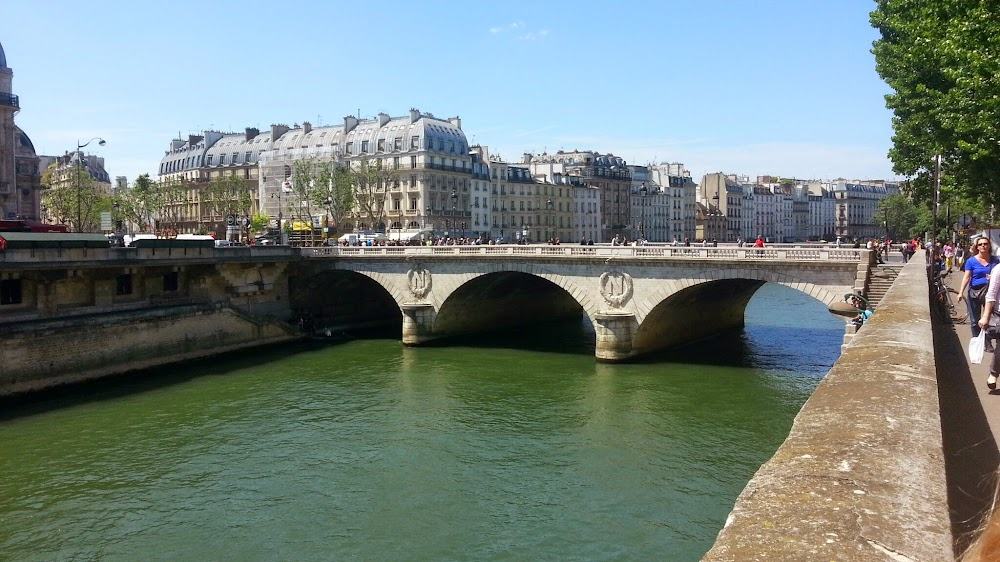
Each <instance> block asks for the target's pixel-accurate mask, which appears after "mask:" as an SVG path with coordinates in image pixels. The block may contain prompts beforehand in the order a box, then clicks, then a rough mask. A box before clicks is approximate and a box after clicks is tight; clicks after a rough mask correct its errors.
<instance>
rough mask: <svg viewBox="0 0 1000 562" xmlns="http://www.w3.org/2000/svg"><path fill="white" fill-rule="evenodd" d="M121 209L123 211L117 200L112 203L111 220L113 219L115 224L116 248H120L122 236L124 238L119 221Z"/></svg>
mask: <svg viewBox="0 0 1000 562" xmlns="http://www.w3.org/2000/svg"><path fill="white" fill-rule="evenodd" d="M120 209H121V204H120V203H118V200H117V199H115V200H114V201H112V202H111V210H112V217H111V219H112V222H113V224H114V226H115V246H120V245H121V244H120V241H121V236H122V225H121V224H120V222H119V220H118V217H119V210H120Z"/></svg>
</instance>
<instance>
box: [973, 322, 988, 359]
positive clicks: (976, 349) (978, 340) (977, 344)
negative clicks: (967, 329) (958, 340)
mask: <svg viewBox="0 0 1000 562" xmlns="http://www.w3.org/2000/svg"><path fill="white" fill-rule="evenodd" d="M985 346H986V330H980V331H979V335H978V336H976V337H974V338H972V339H971V340H969V363H982V362H983V348H984V347H985Z"/></svg>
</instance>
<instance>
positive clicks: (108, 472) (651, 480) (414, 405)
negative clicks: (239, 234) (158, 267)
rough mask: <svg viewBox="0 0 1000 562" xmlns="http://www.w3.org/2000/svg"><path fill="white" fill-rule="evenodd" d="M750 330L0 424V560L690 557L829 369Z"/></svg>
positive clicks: (825, 320)
mask: <svg viewBox="0 0 1000 562" xmlns="http://www.w3.org/2000/svg"><path fill="white" fill-rule="evenodd" d="M843 325H844V322H843V320H840V319H836V318H833V317H832V316H830V315H829V314H828V313H827V312H826V310H825V307H823V306H822V305H821V304H819V303H817V302H815V301H814V300H812V299H810V298H808V297H806V296H804V295H802V294H801V293H798V292H796V291H792V290H789V289H785V288H783V287H780V286H775V285H765V286H764V287H763V288H761V290H760V291H759V292H758V294H757V295H756V296H755V297H754V299H753V300H752V301H751V303H750V305H749V307H748V310H747V327H746V328H745V329H744V330H741V331H737V332H734V333H729V334H724V335H721V336H719V337H716V338H713V339H711V340H707V341H703V342H700V343H698V344H696V345H692V346H688V347H686V348H684V349H682V350H679V351H676V352H673V353H670V354H664V355H661V356H659V357H655V358H651V359H649V360H645V361H643V362H640V363H635V364H627V365H603V364H598V363H595V361H594V358H593V347H592V338H593V334H592V333H589V332H588V331H586V330H584V329H582V327H580V326H576V325H568V326H566V325H563V326H558V327H553V326H549V327H543V328H540V329H536V330H531V331H523V332H520V333H519V334H517V335H516V336H511V337H501V336H499V335H490V336H479V337H476V338H470V339H469V340H467V341H457V342H450V344H449V345H448V346H442V347H426V348H403V347H402V345H401V344H400V342H399V340H398V335H397V336H396V338H395V339H390V338H386V339H368V340H359V341H353V342H344V343H339V344H332V345H323V346H319V345H308V344H301V345H295V346H286V347H283V348H275V347H271V348H268V349H265V350H260V351H254V352H249V353H241V354H235V355H227V356H224V357H220V358H215V359H211V360H206V361H199V362H192V363H186V364H184V365H182V366H173V367H170V368H163V369H157V370H153V371H149V372H145V373H140V374H135V375H130V376H129V377H127V378H120V379H115V380H111V381H104V382H101V383H97V384H91V385H86V386H82V387H75V388H72V389H67V390H63V391H60V392H57V393H48V394H44V395H41V396H39V397H36V398H33V399H31V400H28V401H19V402H8V403H6V404H2V405H0V408H2V410H0V473H2V475H3V477H2V480H0V559H5V560H19V561H20V560H540V559H545V560H697V559H699V558H700V557H701V556H702V555H703V554H704V553H705V552H706V551H707V550H708V548H709V547H711V545H712V543H713V542H714V540H715V536H716V534H717V533H718V531H719V529H720V528H721V527H722V525H723V523H724V522H725V519H726V516H727V514H728V513H729V511H730V510H731V509H732V506H733V502H734V501H735V499H736V496H737V495H738V494H739V492H740V490H742V488H743V487H744V486H745V485H746V483H747V481H748V480H749V479H750V477H751V476H753V474H754V472H755V471H756V470H757V468H758V467H759V466H760V465H761V464H762V463H763V462H765V461H766V460H767V459H768V458H769V457H770V456H771V455H772V454H773V452H774V450H775V449H776V448H777V447H778V446H779V445H780V444H781V442H782V441H783V440H784V438H785V436H786V435H787V433H788V429H789V427H790V426H791V423H792V419H793V418H794V416H795V414H796V413H797V412H798V410H799V409H800V408H801V406H802V404H803V403H804V402H805V400H806V399H807V398H808V397H809V395H810V394H811V392H812V391H813V389H814V388H815V387H816V385H817V384H818V383H819V381H820V380H821V379H822V377H823V376H824V375H825V374H826V372H827V371H828V370H829V368H830V366H831V365H832V364H833V362H834V361H835V360H836V359H837V357H838V355H839V352H840V343H841V340H842V337H843Z"/></svg>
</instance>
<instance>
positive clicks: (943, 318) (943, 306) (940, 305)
mask: <svg viewBox="0 0 1000 562" xmlns="http://www.w3.org/2000/svg"><path fill="white" fill-rule="evenodd" d="M948 305H949V303H948V299H947V298H945V295H944V293H940V292H939V293H938V294H937V295H936V297H935V298H934V300H932V301H931V313H932V314H933V315H934V317H935V318H937V319H938V321H939V322H944V323H945V324H950V323H951V322H952V319H951V318H952V315H951V311H952V310H954V308H953V307H949V306H948Z"/></svg>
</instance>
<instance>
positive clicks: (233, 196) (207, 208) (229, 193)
mask: <svg viewBox="0 0 1000 562" xmlns="http://www.w3.org/2000/svg"><path fill="white" fill-rule="evenodd" d="M256 189H257V185H256V183H252V182H251V181H250V180H245V179H241V178H238V177H236V176H235V175H233V174H226V175H223V176H218V177H215V178H212V181H210V182H209V183H208V185H207V186H205V187H204V188H202V190H201V194H200V197H201V209H202V212H203V213H205V214H206V216H204V217H201V218H202V220H204V219H208V220H209V222H212V223H213V226H214V228H215V229H218V226H219V224H220V223H221V222H222V221H224V220H225V218H226V217H227V216H229V215H233V216H235V217H237V219H239V218H243V217H249V215H250V211H251V208H252V207H253V192H254V191H255V190H256Z"/></svg>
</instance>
